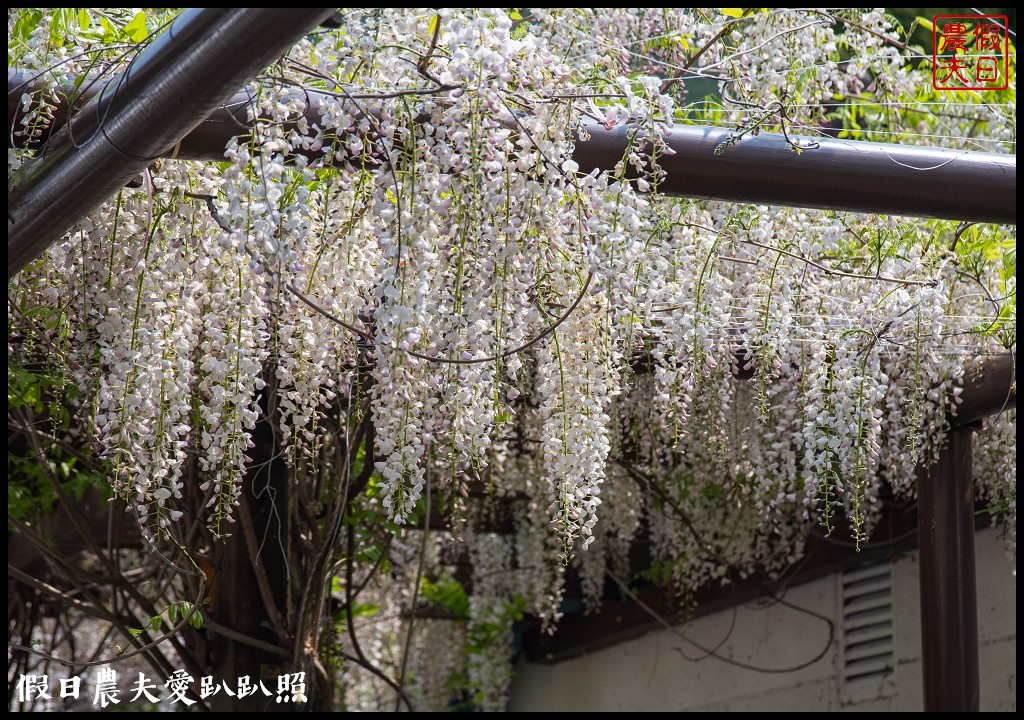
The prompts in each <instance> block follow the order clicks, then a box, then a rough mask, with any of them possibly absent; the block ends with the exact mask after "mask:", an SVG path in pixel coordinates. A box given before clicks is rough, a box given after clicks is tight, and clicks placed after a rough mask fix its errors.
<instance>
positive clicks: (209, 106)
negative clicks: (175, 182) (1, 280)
mask: <svg viewBox="0 0 1024 720" xmlns="http://www.w3.org/2000/svg"><path fill="white" fill-rule="evenodd" d="M332 13H333V10H332V9H330V8H270V9H262V8H189V9H186V10H184V11H183V12H182V13H181V14H180V15H179V16H178V17H177V18H175V19H174V21H173V22H172V23H171V24H170V25H169V26H168V28H167V29H166V30H165V31H164V32H162V33H161V34H160V35H158V36H157V37H156V38H154V39H153V41H152V42H151V43H150V44H149V45H148V46H147V47H146V48H145V49H144V50H142V51H141V52H140V53H139V54H138V56H137V57H136V58H135V59H134V60H133V61H132V63H131V64H130V65H129V67H128V68H127V69H126V70H125V71H124V72H122V73H121V74H120V75H119V76H118V77H116V78H115V79H114V80H111V81H110V82H109V83H106V84H105V85H103V86H102V88H99V89H98V92H97V94H96V96H95V97H93V98H92V100H90V101H89V103H88V104H87V105H86V106H85V107H84V108H83V109H82V110H81V111H80V112H78V113H76V114H74V116H73V117H72V119H71V121H70V123H68V124H66V125H64V126H63V127H62V128H60V129H59V130H58V131H57V132H56V133H55V134H54V135H53V136H52V137H51V138H50V139H49V141H48V142H47V143H46V145H45V147H44V148H43V151H42V154H41V155H40V156H38V157H36V158H33V159H31V160H29V161H28V162H26V163H25V165H23V166H22V167H21V168H20V169H19V170H18V171H16V172H15V173H14V175H13V177H12V178H11V180H10V181H9V182H8V188H7V279H8V281H10V279H11V278H13V277H14V275H15V274H17V272H18V271H19V270H20V269H21V268H23V267H25V265H27V264H28V263H29V262H31V261H32V260H34V259H35V258H37V257H39V256H40V255H41V254H42V253H43V252H44V251H45V250H46V248H47V247H49V246H50V245H51V244H52V243H53V242H55V241H56V240H58V239H59V238H60V237H61V236H62V235H63V234H64V233H65V232H67V230H68V228H70V227H71V226H73V225H74V224H75V223H76V222H78V221H79V220H80V219H81V218H83V217H85V216H86V215H87V214H88V213H90V212H91V211H92V210H94V209H95V208H97V207H99V206H100V205H101V204H102V203H104V202H106V201H107V200H108V199H109V198H110V197H111V196H112V195H113V194H114V193H116V192H117V190H118V189H119V188H121V187H123V186H124V184H125V183H126V182H127V181H128V180H129V179H131V178H132V177H134V176H135V175H137V174H139V173H140V172H142V171H143V170H144V169H145V168H146V167H147V166H148V165H149V164H150V163H151V162H152V161H153V160H154V159H155V158H156V157H158V156H159V155H161V154H164V153H168V152H170V151H172V150H173V148H174V146H175V144H176V143H177V142H178V140H179V139H180V138H181V137H183V136H184V135H187V134H188V133H189V132H191V131H192V130H193V129H194V128H195V127H196V126H197V125H199V124H201V123H202V121H203V120H204V119H205V118H207V117H208V116H209V115H210V113H212V112H213V111H214V110H215V109H216V108H218V107H220V106H221V105H223V104H224V102H225V101H227V100H228V99H229V98H230V97H231V96H232V94H234V93H235V92H237V91H238V89H239V88H240V87H241V86H242V85H244V84H245V83H246V82H248V81H249V80H251V79H252V78H253V77H255V76H256V74H257V73H259V72H261V71H262V70H264V69H265V68H266V67H267V65H269V64H270V63H272V62H273V61H274V60H276V59H277V58H278V57H280V56H281V55H282V54H284V53H285V52H287V50H288V48H290V47H291V46H292V45H293V44H295V43H296V42H297V41H298V40H299V39H301V38H302V36H303V35H305V34H306V33H307V32H308V31H309V30H310V29H311V28H313V27H315V26H316V25H317V24H318V23H319V22H320V21H321V20H323V19H325V18H327V17H329V16H330V15H331V14H332ZM20 94H21V93H18V96H20ZM8 107H10V98H8Z"/></svg>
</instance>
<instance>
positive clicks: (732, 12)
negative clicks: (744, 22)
mask: <svg viewBox="0 0 1024 720" xmlns="http://www.w3.org/2000/svg"><path fill="white" fill-rule="evenodd" d="M718 12H720V13H722V14H723V15H725V16H727V17H732V18H741V17H743V8H718Z"/></svg>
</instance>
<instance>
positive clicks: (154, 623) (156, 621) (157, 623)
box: [149, 615, 164, 631]
mask: <svg viewBox="0 0 1024 720" xmlns="http://www.w3.org/2000/svg"><path fill="white" fill-rule="evenodd" d="M149 624H150V627H152V628H153V629H154V630H157V631H159V630H160V627H161V626H162V625H163V624H164V620H163V618H162V617H160V616H159V615H154V616H153V617H152V618H150V621H149Z"/></svg>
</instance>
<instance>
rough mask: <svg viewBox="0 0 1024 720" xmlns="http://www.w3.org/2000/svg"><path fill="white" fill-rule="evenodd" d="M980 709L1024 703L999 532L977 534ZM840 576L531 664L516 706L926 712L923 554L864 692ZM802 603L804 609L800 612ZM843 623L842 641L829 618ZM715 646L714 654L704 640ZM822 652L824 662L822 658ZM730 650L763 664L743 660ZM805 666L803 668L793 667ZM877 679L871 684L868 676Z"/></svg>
mask: <svg viewBox="0 0 1024 720" xmlns="http://www.w3.org/2000/svg"><path fill="white" fill-rule="evenodd" d="M976 550H977V557H978V564H977V580H978V625H979V635H980V648H979V662H980V668H981V709H982V710H1005V711H1014V710H1016V707H1017V590H1016V579H1015V578H1014V576H1013V575H1012V573H1011V570H1010V564H1009V562H1008V560H1007V559H1006V556H1005V554H1004V551H1003V543H1002V540H1001V539H1000V538H999V537H998V536H997V534H996V533H995V532H994V531H992V530H984V531H981V532H979V533H978V536H977V542H976ZM840 595H841V585H840V576H837V575H833V576H830V577H826V578H823V579H821V580H816V581H813V582H810V583H807V584H805V585H802V586H799V587H795V588H791V589H790V590H789V591H788V592H787V593H786V594H785V598H784V599H785V600H786V602H787V603H789V604H790V605H791V606H787V605H783V604H778V603H774V604H770V603H767V602H765V603H760V604H748V605H742V606H739V607H737V608H735V609H734V610H727V611H723V612H720V613H716V614H714V615H710V616H708V617H704V618H700V619H698V620H695V621H693V622H690V623H687V624H685V625H680V626H677V627H676V628H674V630H673V631H669V630H660V631H655V632H651V633H648V634H647V635H644V636H642V637H640V638H637V639H635V640H631V641H628V642H625V643H622V644H620V645H617V646H615V647H612V648H607V649H605V650H601V651H599V652H595V653H592V654H590V655H586V656H584V657H580V658H576V659H573V660H568V661H566V662H562V663H559V664H555V665H531V664H526V663H521V664H520V665H519V666H518V667H517V668H516V676H515V679H514V681H513V684H512V692H511V703H510V707H509V709H510V710H513V711H541V710H544V711H548V710H554V711H558V710H564V711H584V710H590V711H679V710H709V711H737V710H740V711H742V710H750V711H785V710H789V711H819V712H821V711H842V710H853V711H878V710H882V711H920V710H922V709H923V707H924V704H923V699H922V697H923V695H922V693H923V691H922V680H921V628H920V619H919V618H920V607H919V589H918V563H917V554H916V552H915V553H912V554H907V555H904V556H901V557H898V558H894V559H893V563H892V623H893V632H892V649H893V671H892V673H891V674H889V675H888V676H887V677H885V678H884V680H882V681H877V680H876V681H873V686H872V687H868V688H865V687H864V686H863V683H862V684H861V686H860V687H857V686H856V684H851V685H849V686H848V687H844V686H843V683H842V681H841V679H840V677H841V672H840V671H839V668H841V667H842V660H841V658H842V650H841V647H840V646H841V643H840V637H841V633H842V629H841V627H842V623H841V611H840ZM795 608H800V609H802V610H803V612H801V611H800V610H797V609H795ZM822 618H828V619H829V620H831V621H832V622H833V623H835V640H834V641H832V642H830V637H829V626H828V623H827V622H825V621H824V620H823V619H822ZM694 643H696V644H697V645H699V646H701V647H703V648H706V649H715V656H708V653H707V652H703V651H701V650H700V649H698V647H697V646H696V645H694ZM820 653H824V654H823V655H822V656H821V657H820V658H819V659H817V660H815V658H816V656H818V655H819V654H820ZM720 658H728V659H731V660H733V661H736V662H738V663H742V664H744V665H748V666H753V667H757V668H762V669H764V670H783V672H764V671H763V670H762V671H756V670H752V669H748V668H745V667H738V666H737V665H736V664H732V663H729V662H726V661H724V660H722V659H720ZM800 665H805V667H802V668H800V669H798V670H795V671H785V670H787V669H788V668H792V667H794V666H800ZM869 684H870V683H869Z"/></svg>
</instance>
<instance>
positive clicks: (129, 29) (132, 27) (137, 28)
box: [123, 12, 149, 42]
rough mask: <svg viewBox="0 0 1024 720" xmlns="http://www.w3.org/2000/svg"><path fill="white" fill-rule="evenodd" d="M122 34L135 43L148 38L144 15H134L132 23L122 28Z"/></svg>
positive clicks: (140, 13) (142, 13) (139, 13)
mask: <svg viewBox="0 0 1024 720" xmlns="http://www.w3.org/2000/svg"><path fill="white" fill-rule="evenodd" d="M123 32H124V34H125V35H126V36H127V37H128V38H130V39H131V40H133V41H135V42H142V41H143V40H145V39H146V38H147V37H149V30H147V29H146V14H145V13H144V12H138V13H136V15H135V17H134V18H132V21H131V22H130V23H128V24H127V25H125V26H124V31H123Z"/></svg>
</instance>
